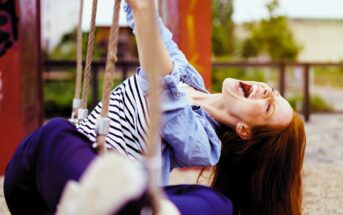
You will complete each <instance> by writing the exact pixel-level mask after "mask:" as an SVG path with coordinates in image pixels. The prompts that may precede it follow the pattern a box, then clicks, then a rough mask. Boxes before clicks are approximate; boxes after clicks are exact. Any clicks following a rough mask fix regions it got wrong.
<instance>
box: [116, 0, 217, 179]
mask: <svg viewBox="0 0 343 215" xmlns="http://www.w3.org/2000/svg"><path fill="white" fill-rule="evenodd" d="M123 3H124V11H125V12H126V16H127V23H128V24H129V26H130V27H131V28H132V29H134V19H133V14H132V11H131V8H130V7H129V6H128V5H127V4H126V2H123ZM156 22H157V25H158V27H159V31H160V34H161V37H162V40H163V42H164V44H165V46H166V48H167V50H168V53H169V55H170V57H171V59H172V61H173V70H172V72H171V73H170V74H169V75H166V76H164V77H163V86H164V87H163V91H162V95H161V109H162V112H163V115H162V119H161V128H160V135H161V137H162V145H161V150H162V151H161V155H162V183H163V185H166V184H168V181H169V173H170V171H171V170H172V169H173V168H175V167H191V166H209V165H215V164H216V163H217V162H218V160H219V156H220V150H221V142H220V140H219V138H218V136H217V134H216V132H215V128H217V127H218V126H219V123H218V122H216V121H215V120H214V119H213V118H212V117H211V116H210V115H209V114H208V113H207V112H206V111H205V110H204V109H203V108H202V107H200V106H195V105H191V104H190V103H189V100H188V98H187V96H186V94H185V92H183V91H182V89H181V88H180V86H179V82H180V81H182V82H184V83H186V84H188V85H190V86H192V87H194V88H195V89H197V90H199V91H202V92H205V93H208V92H207V91H206V89H205V86H204V82H203V79H202V77H201V76H200V74H199V73H198V72H197V71H196V70H195V68H194V67H193V66H192V65H190V64H189V63H188V61H187V59H186V57H185V56H184V54H183V53H182V52H181V51H180V50H179V48H178V46H177V45H176V43H175V42H174V41H173V39H172V34H171V32H170V31H169V30H168V29H167V28H166V27H165V26H164V24H163V22H162V20H161V18H157V20H156ZM133 32H134V30H133ZM137 76H138V83H139V86H140V88H141V90H142V92H143V94H144V96H146V95H147V93H148V91H149V77H148V76H147V74H146V73H144V72H143V71H142V69H141V68H138V69H137Z"/></svg>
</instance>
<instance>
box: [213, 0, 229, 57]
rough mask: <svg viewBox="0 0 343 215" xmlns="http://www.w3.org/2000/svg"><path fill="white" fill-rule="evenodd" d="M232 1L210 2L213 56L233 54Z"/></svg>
mask: <svg viewBox="0 0 343 215" xmlns="http://www.w3.org/2000/svg"><path fill="white" fill-rule="evenodd" d="M232 14H233V0H213V2H212V44H213V53H214V55H215V56H232V55H233V52H234V23H233V20H232Z"/></svg>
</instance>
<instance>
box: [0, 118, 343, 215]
mask: <svg viewBox="0 0 343 215" xmlns="http://www.w3.org/2000/svg"><path fill="white" fill-rule="evenodd" d="M306 131H307V148H306V154H305V163H304V201H303V212H304V213H303V214H304V215H326V214H330V215H331V214H339V215H343V207H342V206H343V115H330V114H316V115H312V116H311V122H310V123H307V124H306ZM197 174H198V171H197V170H179V171H174V172H173V173H172V179H171V183H172V184H180V183H194V182H195V181H196V178H197ZM2 183H3V179H2V178H0V186H1V191H0V215H7V214H9V213H8V210H7V207H6V204H5V202H4V199H3V193H2ZM203 183H204V181H203Z"/></svg>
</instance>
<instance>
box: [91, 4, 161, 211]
mask: <svg viewBox="0 0 343 215" xmlns="http://www.w3.org/2000/svg"><path fill="white" fill-rule="evenodd" d="M120 5H121V0H116V1H115V6H114V14H113V22H112V26H111V30H110V36H109V44H108V53H107V59H106V69H105V78H104V85H103V97H102V108H101V113H100V118H99V119H98V121H97V128H96V130H97V140H96V143H95V145H94V147H95V148H96V149H97V152H98V153H99V154H104V153H105V152H106V136H107V134H108V131H109V127H110V119H109V118H108V111H109V103H110V96H111V91H112V85H113V80H114V73H115V63H116V62H117V50H118V46H117V44H118V38H119V12H120ZM149 75H150V76H151V77H150V93H149V97H148V100H149V104H150V113H151V115H150V121H149V129H148V134H147V145H148V147H147V152H146V155H145V158H146V159H145V160H146V166H147V169H148V181H149V184H148V190H149V194H150V197H151V200H152V206H153V207H152V210H153V211H152V212H153V214H158V212H159V210H160V203H159V200H160V199H161V198H163V193H162V191H161V190H160V188H159V186H158V185H159V179H160V166H159V164H160V162H158V160H159V156H160V154H159V153H158V152H157V149H158V147H157V146H158V145H157V144H158V143H159V142H160V141H158V140H159V138H160V137H159V132H157V131H158V129H159V124H158V123H159V119H160V107H159V94H160V93H159V92H160V80H159V74H158V71H150V73H149Z"/></svg>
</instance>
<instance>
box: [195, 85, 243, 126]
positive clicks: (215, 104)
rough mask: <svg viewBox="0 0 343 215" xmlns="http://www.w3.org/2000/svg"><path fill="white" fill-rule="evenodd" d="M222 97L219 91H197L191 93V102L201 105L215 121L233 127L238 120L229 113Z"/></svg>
mask: <svg viewBox="0 0 343 215" xmlns="http://www.w3.org/2000/svg"><path fill="white" fill-rule="evenodd" d="M223 99H224V98H223V95H222V94H221V93H217V94H206V93H202V92H199V91H198V93H196V94H194V95H191V100H192V102H193V103H194V104H196V105H199V106H202V107H203V108H204V109H205V110H206V112H207V113H208V114H210V116H211V117H213V118H214V119H215V120H216V121H218V122H219V123H222V124H225V125H227V126H230V127H233V128H234V127H235V126H236V124H237V122H238V121H237V119H236V118H235V117H234V116H232V115H231V114H230V111H229V110H228V109H227V107H226V106H225V105H224V100H223Z"/></svg>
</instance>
